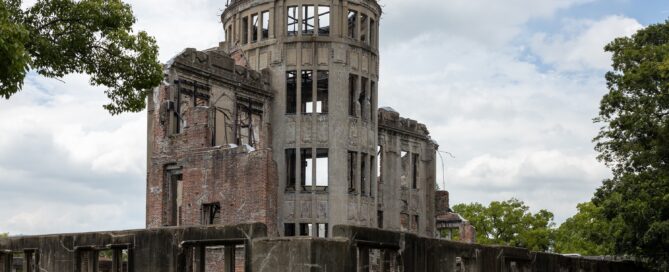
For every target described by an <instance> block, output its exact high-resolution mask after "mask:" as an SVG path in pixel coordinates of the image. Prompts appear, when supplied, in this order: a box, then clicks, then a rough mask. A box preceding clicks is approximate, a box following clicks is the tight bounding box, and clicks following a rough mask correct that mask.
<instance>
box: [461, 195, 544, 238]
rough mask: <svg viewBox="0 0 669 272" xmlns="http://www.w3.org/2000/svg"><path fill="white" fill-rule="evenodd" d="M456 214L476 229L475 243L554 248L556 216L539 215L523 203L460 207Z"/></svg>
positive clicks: (474, 204) (478, 204)
mask: <svg viewBox="0 0 669 272" xmlns="http://www.w3.org/2000/svg"><path fill="white" fill-rule="evenodd" d="M453 210H454V211H455V212H457V213H459V214H460V215H462V216H463V217H464V218H466V219H467V220H469V222H470V223H471V224H472V225H473V226H474V227H475V228H476V241H477V242H478V243H482V244H496V245H507V246H515V247H524V248H528V249H530V250H534V251H547V250H548V249H549V248H550V247H551V242H552V236H553V230H552V227H553V226H554V223H553V213H551V212H549V211H546V210H540V211H539V212H537V213H536V214H532V213H531V212H529V207H528V206H526V205H525V203H523V202H522V201H520V200H518V199H515V198H512V199H510V200H507V201H502V202H499V201H493V202H491V203H490V205H489V206H487V207H486V206H483V205H482V204H480V203H471V204H458V205H455V206H453Z"/></svg>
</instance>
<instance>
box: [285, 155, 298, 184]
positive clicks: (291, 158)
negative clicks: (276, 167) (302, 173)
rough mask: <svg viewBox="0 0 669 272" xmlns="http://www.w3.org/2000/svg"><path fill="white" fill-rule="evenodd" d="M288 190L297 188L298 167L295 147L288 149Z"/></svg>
mask: <svg viewBox="0 0 669 272" xmlns="http://www.w3.org/2000/svg"><path fill="white" fill-rule="evenodd" d="M285 152H286V190H295V180H296V179H297V178H296V175H295V168H296V166H297V165H296V162H297V157H296V152H295V148H289V149H286V151H285Z"/></svg>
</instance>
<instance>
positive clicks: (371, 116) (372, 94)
mask: <svg viewBox="0 0 669 272" xmlns="http://www.w3.org/2000/svg"><path fill="white" fill-rule="evenodd" d="M370 85H371V87H370V88H369V121H370V122H373V121H374V116H375V115H376V111H375V110H374V109H375V105H376V104H375V103H374V102H375V99H376V92H377V91H376V82H374V81H370Z"/></svg>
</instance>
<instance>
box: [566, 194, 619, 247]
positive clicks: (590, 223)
mask: <svg viewBox="0 0 669 272" xmlns="http://www.w3.org/2000/svg"><path fill="white" fill-rule="evenodd" d="M577 208H578V213H576V215H574V216H572V217H571V218H569V219H567V220H566V221H565V222H564V223H562V225H560V227H559V228H558V229H557V231H556V232H555V251H556V252H559V253H578V254H581V255H584V256H604V255H612V254H614V248H613V243H614V241H613V239H612V238H611V233H613V232H615V230H614V229H613V225H612V224H611V223H609V222H608V220H606V218H604V215H603V214H602V211H601V208H599V207H597V206H595V205H594V204H592V202H585V203H581V204H578V206H577Z"/></svg>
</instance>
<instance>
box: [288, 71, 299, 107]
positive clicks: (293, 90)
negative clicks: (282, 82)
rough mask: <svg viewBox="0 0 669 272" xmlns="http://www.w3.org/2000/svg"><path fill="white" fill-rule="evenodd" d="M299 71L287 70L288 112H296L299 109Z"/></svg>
mask: <svg viewBox="0 0 669 272" xmlns="http://www.w3.org/2000/svg"><path fill="white" fill-rule="evenodd" d="M296 81H297V72H296V71H288V72H286V113H287V114H295V112H296V111H297V82H296Z"/></svg>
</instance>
